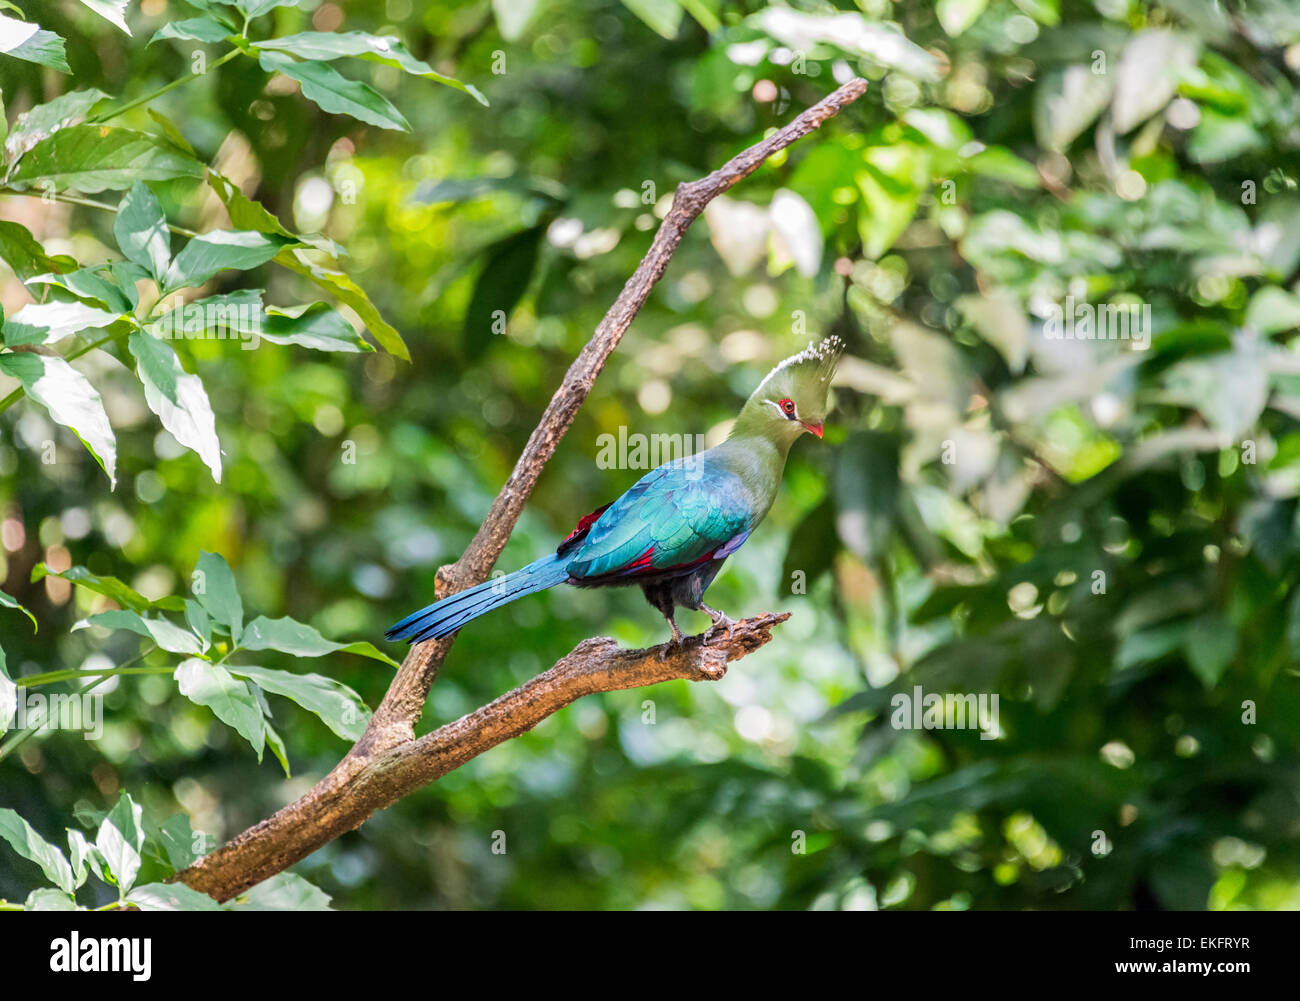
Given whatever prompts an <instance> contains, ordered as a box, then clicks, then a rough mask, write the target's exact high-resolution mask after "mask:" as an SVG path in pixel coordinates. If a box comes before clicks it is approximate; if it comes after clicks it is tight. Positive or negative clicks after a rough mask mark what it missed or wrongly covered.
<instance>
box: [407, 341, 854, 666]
mask: <svg viewBox="0 0 1300 1001" xmlns="http://www.w3.org/2000/svg"><path fill="white" fill-rule="evenodd" d="M843 348H844V345H843V342H842V341H840V339H839V338H838V337H828V338H826V340H824V341H822V342H821V343H820V344H815V345H812V346H810V347H807V348H805V349H804V350H803V351H800V352H799V353H798V354H796V355H793V356H792V357H790V358H787V359H786V360H785V361H783V362H781V364H779V365H777V366H776V368H774V369H772V371H771V372H769V373H768V374H767V377H766V378H765V379H764V380H763V381H762V382H761V383H759V385H758V388H757V389H755V390H754V392H753V395H751V396H750V397H749V399H748V400H747V401H745V405H744V407H742V408H741V411H740V415H739V416H738V417H737V418H736V423H735V426H734V427H733V428H732V430H731V434H730V436H729V437H728V438H727V440H726V441H724V442H722V443H721V444H720V445H715V446H714V447H713V448H710V449H707V450H706V451H704V452H701V453H699V454H698V455H694V456H689V457H686V458H680V459H674V460H673V461H671V462H667V463H664V464H663V465H662V466H659V467H657V468H656V469H652V470H651V471H650V472H648V473H646V475H645V476H643V477H641V479H639V480H638V481H637V482H636V483H635V484H634V485H633V486H632V488H631V489H629V490H628V491H627V493H625V494H624V495H623V496H622V497H620V498H619V499H618V500H616V501H614V502H613V503H612V504H606V505H605V506H604V507H602V508H597V509H596V510H595V511H592V512H591V514H589V515H586V516H585V517H583V518H580V519H579V520H578V525H577V527H576V528H575V529H574V530H573V531H572V532H570V533H569V536H568V538H566V539H565V540H564V541H563V542H561V543H560V546H559V548H558V549H556V551H555V552H554V553H553V554H551V555H549V556H544V557H542V558H541V559H540V560H537V561H536V562H533V563H530V564H528V566H526V567H523V568H522V569H520V570H516V571H515V572H514V573H512V574H507V575H505V576H504V577H497V578H495V579H493V580H490V581H485V582H484V583H482V584H479V585H478V586H476V587H471V588H469V589H467V590H465V591H461V592H459V593H457V594H453V595H450V596H449V597H447V598H444V599H443V600H442V601H437V602H434V603H433V604H432V605H428V606H426V607H425V608H422V609H420V610H419V611H418V612H415V613H414V614H412V615H408V616H407V617H406V618H404V619H403V620H402V621H401V622H399V623H397V624H396V625H394V626H393V627H392V628H391V629H389V630H388V632H387V634H386V635H387V637H388V639H390V640H399V639H404V640H409V641H411V642H412V643H418V642H421V641H423V640H429V639H436V638H438V637H440V636H447V635H449V634H450V633H454V632H455V631H456V630H457V629H459V628H460V627H461V626H463V625H465V623H467V622H469V621H471V620H472V619H477V618H478V617H479V616H480V615H485V614H487V613H488V612H490V611H492V610H493V609H494V608H500V607H501V606H502V605H504V604H507V603H508V602H511V601H514V600H515V599H516V598H522V597H523V596H524V595H527V594H533V593H534V592H536V591H544V590H546V589H547V588H550V587H555V585H557V584H571V585H573V586H574V587H628V586H631V585H636V586H639V587H640V588H641V589H642V590H643V591H644V592H645V596H646V599H647V600H648V601H649V602H650V604H651V605H653V606H654V607H655V608H657V609H658V610H659V611H660V612H662V613H663V615H664V617H665V618H666V619H667V620H668V625H669V626H670V627H672V631H673V642H674V643H675V644H680V643H681V642H682V632H681V630H680V629H678V628H677V623H676V622H675V621H674V619H673V610H674V609H675V608H676V607H678V606H680V607H682V608H690V609H695V610H697V611H701V612H704V613H705V614H707V615H708V616H709V617H710V618H711V619H713V625H712V626H710V627H709V629H708V631H707V632H706V633H705V637H706V639H707V638H708V636H709V635H711V634H712V633H713V632H714V631H715V630H719V629H724V628H725V629H726V630H727V635H728V637H730V636H731V634H732V631H733V629H734V627H735V622H734V621H733V620H732V619H731V618H729V617H728V616H727V615H725V614H723V613H722V612H720V611H718V610H717V609H714V608H710V607H709V606H708V605H706V604H705V603H704V592H705V590H706V589H707V588H708V586H709V585H710V584H711V583H712V582H713V578H714V577H716V576H717V575H718V571H719V570H721V569H722V564H723V561H724V560H726V558H727V557H728V556H730V555H731V554H732V553H734V552H735V551H736V550H737V549H739V548H740V547H741V546H742V545H743V544H744V542H745V540H746V539H747V538H749V534H750V532H752V531H753V530H754V529H755V528H756V527H757V526H758V523H759V522H760V521H762V520H763V516H764V515H766V514H767V512H768V509H769V508H770V507H771V506H772V502H773V501H774V500H775V499H776V493H777V490H778V489H779V488H780V486H781V474H782V472H783V471H784V469H785V460H786V456H787V455H788V454H789V452H790V446H791V445H793V444H794V441H795V439H796V438H798V437H799V436H800V435H802V434H803V433H804V432H805V431H806V432H809V433H811V434H815V435H816V436H817V437H818V438H820V437H821V436H822V424H823V422H824V421H825V419H826V412H827V408H828V406H829V398H830V384H831V377H832V376H833V375H834V374H835V367H836V365H837V364H838V363H839V357H840V353H841V351H843Z"/></svg>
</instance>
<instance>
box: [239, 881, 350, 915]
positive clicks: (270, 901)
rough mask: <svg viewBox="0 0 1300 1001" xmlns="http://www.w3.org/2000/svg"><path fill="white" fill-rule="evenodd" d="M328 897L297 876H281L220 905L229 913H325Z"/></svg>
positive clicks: (322, 891) (327, 907)
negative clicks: (229, 911)
mask: <svg viewBox="0 0 1300 1001" xmlns="http://www.w3.org/2000/svg"><path fill="white" fill-rule="evenodd" d="M329 905H330V897H329V894H328V893H326V892H325V891H324V890H321V889H319V888H318V887H315V886H312V885H311V884H310V883H308V882H307V881H306V880H305V879H303V878H302V877H301V876H298V875H295V874H294V873H292V872H282V873H278V874H277V875H275V876H272V877H271V878H270V879H268V880H265V881H264V882H261V883H258V884H257V885H256V886H255V887H253V888H252V889H251V890H249V891H248V892H247V893H244V894H242V895H240V896H239V897H236V898H235V899H234V900H231V901H229V902H228V903H226V904H225V905H224V907H225V909H226V910H231V911H328V910H329V909H330V906H329Z"/></svg>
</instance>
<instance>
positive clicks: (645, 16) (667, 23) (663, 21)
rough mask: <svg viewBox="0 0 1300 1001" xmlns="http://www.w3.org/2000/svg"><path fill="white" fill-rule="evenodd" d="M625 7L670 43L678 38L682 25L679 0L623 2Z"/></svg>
mask: <svg viewBox="0 0 1300 1001" xmlns="http://www.w3.org/2000/svg"><path fill="white" fill-rule="evenodd" d="M623 6H624V7H626V8H627V9H628V10H630V11H631V12H632V13H633V14H635V15H636V16H637V17H639V18H640V19H641V20H642V21H643V22H644V23H645V24H646V25H647V26H648V27H649V28H650V29H651V30H652V31H654V32H656V33H658V34H660V35H662V36H663V37H664V38H667V39H668V40H669V41H671V40H672V39H674V38H676V37H677V29H678V28H679V27H680V26H681V23H682V8H681V4H679V3H678V2H677V0H623Z"/></svg>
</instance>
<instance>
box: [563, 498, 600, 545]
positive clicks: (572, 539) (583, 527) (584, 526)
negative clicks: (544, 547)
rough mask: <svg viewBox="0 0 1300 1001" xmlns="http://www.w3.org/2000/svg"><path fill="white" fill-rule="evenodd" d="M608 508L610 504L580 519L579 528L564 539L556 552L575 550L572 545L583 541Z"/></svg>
mask: <svg viewBox="0 0 1300 1001" xmlns="http://www.w3.org/2000/svg"><path fill="white" fill-rule="evenodd" d="M612 503H613V501H610V504H612ZM608 507H609V504H605V505H603V506H601V507H598V508H596V510H594V511H592V512H591V514H584V515H583V516H582V517H581V518H579V519H578V524H577V527H575V528H574V530H573V531H572V532H570V533H569V534H568V535H567V536H565V537H564V541H563V542H561V543H560V544H559V546H558V547H557V548H556V550H555V551H556V552H557V553H563V552H564V550H565V547H568V548H570V549H571V548H573V546H572V544H573V543H576V542H577V541H578V540H579V539H581V538H582V537H583V536H584V535H586V534H587V532H588V530H590V528H591V526H592V525H594V524H595V523H596V522H597V520H599V518H600V516H601V515H602V514H604V513H605V510H606V509H607V508H608Z"/></svg>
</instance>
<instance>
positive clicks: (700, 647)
mask: <svg viewBox="0 0 1300 1001" xmlns="http://www.w3.org/2000/svg"><path fill="white" fill-rule="evenodd" d="M866 89H867V83H866V81H865V80H861V79H853V80H850V81H849V82H848V83H846V84H844V86H842V87H840V88H839V89H838V90H836V91H835V92H834V93H833V94H831V95H830V96H828V97H826V98H825V99H824V100H822V101H820V102H818V103H817V104H815V105H813V106H812V107H811V108H809V109H807V110H806V111H804V112H803V113H802V114H800V115H799V116H798V117H797V118H795V119H794V120H793V121H792V122H790V124H788V125H786V126H785V127H784V128H781V129H778V130H777V131H775V132H773V133H772V134H771V135H770V136H768V137H767V138H766V139H764V140H763V141H762V142H759V143H756V144H755V145H753V146H751V147H749V148H748V149H746V150H744V151H743V152H741V153H739V154H738V155H737V156H735V157H733V158H732V159H731V160H729V161H728V162H727V163H726V164H724V165H723V166H722V167H721V168H719V169H718V170H715V171H714V172H713V173H711V174H709V175H707V176H705V177H702V178H700V179H699V180H697V181H689V182H685V183H683V184H680V185H678V187H677V191H676V192H675V193H674V195H673V204H672V208H671V209H670V210H669V212H668V214H667V216H665V218H664V221H663V223H662V224H661V225H660V227H659V230H658V232H656V234H655V238H654V241H653V242H652V243H651V245H650V249H649V251H648V252H647V253H646V255H645V257H644V258H643V259H642V261H641V263H640V264H639V265H638V266H637V269H636V271H635V272H633V274H632V277H631V278H629V279H628V281H627V284H626V285H624V286H623V290H622V291H621V292H620V293H619V296H618V298H617V299H616V300H615V301H614V304H613V306H611V307H610V308H609V311H608V312H607V313H606V314H605V317H604V319H602V320H601V321H600V324H599V325H598V326H597V327H596V330H595V332H594V333H593V334H592V337H591V339H590V340H589V341H588V342H587V344H586V346H584V347H583V349H582V351H581V352H580V353H579V355H578V357H577V358H576V359H575V360H574V362H573V364H572V365H570V366H569V370H568V372H567V373H566V374H565V376H564V381H563V382H562V383H561V384H560V388H559V389H558V390H556V392H555V395H554V396H553V397H552V398H551V402H550V403H549V404H548V405H547V407H546V410H545V412H544V413H543V414H542V417H541V420H540V421H539V422H538V424H537V427H536V428H535V429H534V430H533V433H532V434H531V435H530V436H529V438H528V443H527V444H526V445H525V446H524V450H523V453H522V454H521V455H520V456H519V460H518V461H517V462H516V463H515V467H514V470H513V471H512V472H511V474H510V477H509V478H508V479H507V480H506V483H505V485H504V486H503V487H502V488H501V492H500V493H499V494H497V497H496V500H495V501H494V502H493V504H492V508H491V510H490V511H489V512H488V515H487V517H486V518H485V519H484V521H483V524H482V526H481V527H480V528H479V530H478V532H477V534H476V535H475V536H474V538H473V540H472V541H471V542H470V544H469V547H468V548H467V549H466V550H465V552H464V554H463V555H462V556H461V557H460V559H459V560H457V561H456V562H455V563H454V564H451V565H449V566H444V567H441V568H440V569H439V570H438V578H437V585H436V592H437V597H438V598H444V597H446V596H447V595H449V594H454V593H455V592H457V591H460V590H462V589H464V588H466V587H470V586H472V585H474V584H477V583H479V582H480V581H483V580H486V579H487V576H488V574H489V573H491V571H492V567H493V565H494V564H495V563H496V560H497V557H498V556H500V555H501V550H502V549H503V548H505V544H506V542H507V541H508V540H509V538H510V534H511V532H513V531H514V527H515V522H516V521H517V520H518V518H519V515H520V513H521V512H522V511H523V507H524V504H525V503H526V501H527V500H528V497H529V495H530V494H531V493H532V491H533V487H534V485H535V484H536V483H537V478H538V477H539V476H540V475H541V472H542V470H543V468H545V466H546V463H547V462H548V461H549V460H550V458H551V456H552V455H554V454H555V449H556V446H557V445H558V444H559V442H560V439H561V438H563V437H564V434H565V432H566V431H568V429H569V426H570V425H571V424H572V423H573V419H574V417H575V416H576V414H577V412H578V409H579V408H580V407H581V406H582V404H583V402H584V401H585V400H586V398H587V394H588V393H589V392H590V391H591V387H592V385H593V384H594V383H595V381H596V377H597V376H598V375H599V374H600V372H601V369H603V368H604V366H605V361H606V360H607V359H608V358H609V356H610V354H612V353H613V351H614V349H615V348H616V347H617V346H618V343H619V341H620V340H622V338H623V334H624V333H626V331H627V329H628V327H630V326H631V325H632V320H633V319H634V318H635V317H636V315H637V313H639V312H640V310H641V307H642V306H643V305H644V304H645V301H646V299H647V298H649V296H650V292H651V290H652V289H653V288H654V286H655V284H656V283H657V282H658V281H659V279H660V278H661V277H663V274H664V272H665V270H666V269H667V267H668V262H669V260H670V259H671V257H672V255H673V253H674V251H676V249H677V247H678V245H679V244H680V243H681V241H682V237H683V235H684V234H685V232H686V229H687V227H689V226H690V224H691V223H692V222H694V221H695V220H696V219H697V218H698V217H699V215H700V213H701V212H703V211H704V208H705V206H706V205H708V203H709V202H710V201H712V200H713V199H714V198H716V197H717V196H718V195H720V194H722V193H724V192H725V191H727V190H729V189H730V188H731V187H732V186H733V185H735V184H736V183H737V182H739V181H741V180H742V179H744V178H746V177H748V176H749V175H750V174H752V173H753V172H754V171H755V170H757V169H758V167H759V166H760V165H761V164H762V163H763V162H764V161H765V160H767V158H768V157H770V156H772V154H774V153H777V152H779V151H780V150H783V149H785V148H786V147H787V146H789V145H791V144H792V143H794V142H796V141H797V140H799V139H801V138H803V137H804V136H806V135H808V134H809V133H810V132H812V131H814V130H815V129H817V128H818V127H819V126H821V124H822V123H823V122H825V121H826V120H827V119H829V118H831V117H833V116H834V115H836V114H838V113H839V111H840V109H841V108H843V107H845V106H846V105H848V104H851V103H852V102H853V101H856V100H857V99H858V98H859V97H861V96H862V95H863V94H864V93H866ZM786 618H788V615H787V614H781V615H776V614H772V613H766V614H764V615H760V616H757V617H755V618H752V619H745V620H743V621H741V622H739V623H737V624H736V629H735V633H734V635H733V636H732V637H730V638H729V639H728V640H727V641H726V642H725V643H721V644H704V643H703V642H701V641H700V639H699V638H695V639H693V640H690V641H688V643H687V644H686V645H685V646H684V647H683V648H681V649H680V650H677V651H674V652H672V653H670V654H669V655H668V656H667V657H666V659H664V660H662V661H661V660H659V659H658V656H657V651H659V650H661V649H663V648H654V649H653V650H635V651H623V650H619V649H618V648H617V647H616V646H615V644H614V642H613V641H612V640H609V639H595V640H587V641H585V642H583V643H581V644H579V645H578V646H577V647H576V648H575V649H574V650H573V652H572V653H570V654H569V655H568V656H567V657H565V658H564V659H563V660H561V661H560V662H559V663H557V664H556V665H555V666H554V667H552V668H551V669H550V670H549V671H547V672H546V673H545V674H542V675H539V676H538V677H536V678H534V679H533V680H532V681H530V682H528V683H527V684H525V685H523V686H521V687H520V688H517V689H515V690H514V691H512V692H509V693H507V694H506V695H503V696H501V697H500V698H499V699H497V700H496V701H495V702H492V703H490V704H488V705H486V706H484V707H483V708H482V709H480V710H478V712H476V713H471V714H470V715H468V716H466V717H464V718H462V719H460V720H457V721H456V722H455V723H449V724H447V725H446V726H444V727H442V728H441V729H439V730H436V731H434V732H433V733H431V734H427V735H426V736H424V737H421V738H419V739H416V737H415V726H416V723H417V722H418V721H419V719H420V715H421V713H422V712H423V710H424V703H425V700H426V699H427V698H428V694H429V689H430V688H431V687H432V685H433V683H434V681H435V680H436V679H437V677H438V671H439V669H440V668H441V666H442V662H443V660H444V659H445V658H446V656H447V653H448V651H449V650H450V649H451V646H452V643H453V641H454V639H455V637H454V636H448V637H444V638H442V639H438V640H431V641H429V642H427V643H421V644H417V645H416V646H414V647H412V648H411V650H410V652H409V653H408V654H407V656H406V659H405V660H404V661H403V663H402V666H401V668H400V669H399V670H398V672H397V676H396V677H395V678H394V679H393V682H392V684H391V685H390V686H389V689H388V691H387V693H386V694H385V695H384V698H383V701H382V702H381V703H380V705H379V707H378V708H377V709H376V710H375V713H374V716H373V717H372V718H371V721H370V724H369V725H368V726H367V728H366V732H365V733H364V734H363V735H362V737H361V739H360V740H359V741H357V743H356V745H355V746H353V748H352V749H351V750H350V751H349V752H348V754H347V756H346V757H345V758H344V759H343V760H342V761H341V762H340V763H339V764H338V766H337V767H335V769H334V770H333V771H332V772H330V774H329V775H327V776H326V777H325V778H323V779H322V780H321V781H320V782H319V783H318V784H317V785H316V786H315V787H314V788H313V789H312V790H311V791H310V792H308V793H307V794H306V795H304V796H303V797H302V798H301V799H299V800H298V801H297V802H295V803H292V804H290V805H289V806H287V807H285V808H284V809H282V810H280V811H279V812H278V813H276V814H275V815H274V816H272V817H270V818H268V819H267V820H264V821H262V822H261V823H260V824H257V825H255V826H254V827H251V828H249V829H248V830H247V831H245V832H244V833H243V834H241V835H239V836H238V837H237V838H235V839H234V840H233V841H231V842H229V843H227V844H226V845H225V846H223V847H222V848H220V849H218V850H217V851H215V852H213V853H212V854H211V855H208V856H207V857H205V858H203V859H201V860H199V861H198V862H196V863H195V864H194V865H192V866H191V867H190V868H188V869H186V870H185V871H183V872H181V873H179V874H178V875H177V877H176V878H177V879H179V880H180V881H182V882H184V883H186V884H187V885H189V886H191V887H193V888H194V889H197V890H202V891H203V892H205V893H208V894H210V895H211V896H213V897H215V898H216V899H218V900H226V899H229V898H230V897H232V896H234V895H236V894H238V893H240V892H242V891H243V890H245V889H247V888H248V887H250V886H254V885H256V884H257V883H259V882H261V881H262V880H264V879H267V878H268V877H270V876H273V875H275V874H276V873H278V872H281V871H283V870H284V869H286V868H288V867H289V866H291V865H293V864H294V863H295V862H297V861H299V860H300V859H302V858H305V857H306V856H307V855H309V854H311V853H312V852H313V851H315V850H316V849H317V848H319V847H321V846H322V845H324V844H327V843H328V842H330V841H332V840H333V839H334V838H336V837H338V836H339V835H340V834H343V833H345V832H347V831H350V830H352V829H354V828H356V827H358V826H360V825H361V823H362V822H364V821H365V819H366V818H367V817H369V816H370V814H371V813H373V812H374V811H375V810H379V809H382V808H383V807H386V806H389V805H390V804H392V803H394V802H396V801H397V800H398V799H400V798H401V797H402V796H405V795H406V794H407V793H409V792H411V791H412V790H414V789H417V788H419V787H420V786H422V785H425V784H427V783H429V782H432V781H434V780H435V779H437V778H439V777H441V776H442V775H445V774H446V773H447V772H448V771H451V770H452V769H454V768H458V767H459V766H460V765H462V764H464V763H465V762H466V761H468V760H470V759H471V758H473V757H475V756H476V755H479V754H481V753H483V751H485V750H487V749H488V748H490V747H494V746H496V745H497V744H499V743H501V742H502V741H503V740H508V739H509V738H510V737H514V736H517V735H518V734H520V733H523V732H524V731H525V730H528V729H530V728H532V727H533V726H535V725H536V724H537V723H538V722H540V721H541V720H542V719H545V718H546V717H547V716H549V715H550V714H551V713H553V712H556V711H557V710H559V709H561V708H563V707H564V706H566V705H568V704H569V703H570V702H572V701H573V700H574V699H577V698H580V697H581V696H583V695H587V694H590V693H592V692H601V691H613V690H616V689H620V688H634V687H639V686H642V685H650V684H656V683H657V682H659V681H665V680H668V679H671V678H689V679H691V680H695V681H703V680H712V679H716V678H720V677H722V675H723V674H724V673H725V670H726V665H727V663H728V662H730V661H732V660H739V659H740V658H741V657H743V656H745V655H746V654H747V653H750V652H752V651H753V650H756V649H757V648H758V647H760V646H762V645H763V644H764V643H766V642H767V641H768V640H769V639H771V628H772V626H774V625H776V624H777V623H779V622H783V621H785V619H786Z"/></svg>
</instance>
